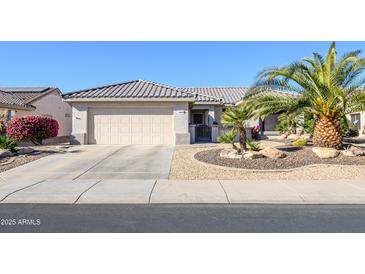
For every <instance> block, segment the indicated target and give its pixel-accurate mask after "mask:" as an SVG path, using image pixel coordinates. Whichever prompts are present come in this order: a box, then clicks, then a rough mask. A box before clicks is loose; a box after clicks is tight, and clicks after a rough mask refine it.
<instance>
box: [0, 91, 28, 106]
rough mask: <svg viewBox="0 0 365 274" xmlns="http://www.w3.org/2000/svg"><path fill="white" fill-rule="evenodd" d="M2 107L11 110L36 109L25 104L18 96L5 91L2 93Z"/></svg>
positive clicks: (0, 96)
mask: <svg viewBox="0 0 365 274" xmlns="http://www.w3.org/2000/svg"><path fill="white" fill-rule="evenodd" d="M0 105H2V106H7V107H9V108H12V107H13V108H19V109H34V107H33V106H31V105H28V104H25V103H24V101H23V100H22V99H20V98H19V97H18V96H17V95H16V94H14V93H11V92H4V91H0Z"/></svg>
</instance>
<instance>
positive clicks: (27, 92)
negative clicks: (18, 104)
mask: <svg viewBox="0 0 365 274" xmlns="http://www.w3.org/2000/svg"><path fill="white" fill-rule="evenodd" d="M0 90H1V91H5V92H10V93H13V94H16V95H17V97H18V98H20V99H22V100H23V101H24V102H25V103H28V102H31V101H32V100H33V99H35V98H37V97H39V96H40V95H41V94H43V93H44V92H47V91H50V90H56V88H53V87H0Z"/></svg>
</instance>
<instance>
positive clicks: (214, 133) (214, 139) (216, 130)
mask: <svg viewBox="0 0 365 274" xmlns="http://www.w3.org/2000/svg"><path fill="white" fill-rule="evenodd" d="M218 135H219V127H218V125H212V143H216V142H217V139H218Z"/></svg>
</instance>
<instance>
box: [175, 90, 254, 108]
mask: <svg viewBox="0 0 365 274" xmlns="http://www.w3.org/2000/svg"><path fill="white" fill-rule="evenodd" d="M180 89H183V90H185V91H188V92H191V93H194V94H199V95H200V96H210V97H214V98H219V99H221V101H222V103H224V104H229V105H234V104H235V103H237V102H239V101H240V100H241V99H242V98H243V97H244V96H246V95H247V94H248V93H249V91H250V89H249V88H244V87H219V88H214V87H202V88H193V87H189V88H180ZM198 102H199V101H198Z"/></svg>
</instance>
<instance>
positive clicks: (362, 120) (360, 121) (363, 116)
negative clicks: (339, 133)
mask: <svg viewBox="0 0 365 274" xmlns="http://www.w3.org/2000/svg"><path fill="white" fill-rule="evenodd" d="M347 118H348V119H349V120H350V121H351V122H352V123H353V124H354V125H355V126H356V127H357V129H358V130H359V135H360V136H365V111H363V112H354V113H351V114H348V115H347Z"/></svg>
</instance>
